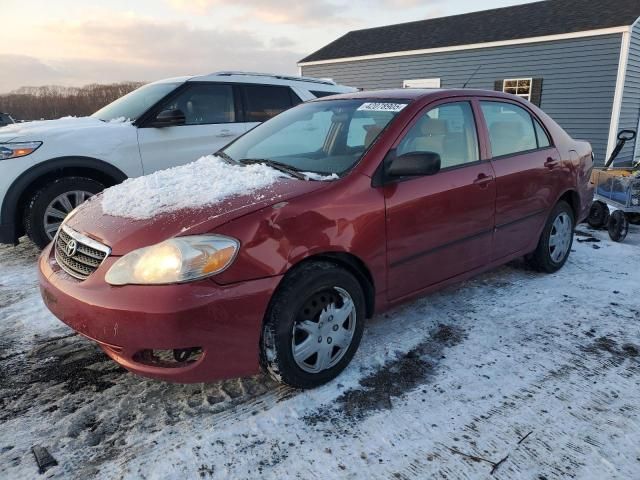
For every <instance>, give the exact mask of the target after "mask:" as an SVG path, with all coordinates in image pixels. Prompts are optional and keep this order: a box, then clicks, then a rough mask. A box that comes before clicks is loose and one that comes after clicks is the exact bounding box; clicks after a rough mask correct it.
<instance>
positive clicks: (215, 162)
mask: <svg viewBox="0 0 640 480" xmlns="http://www.w3.org/2000/svg"><path fill="white" fill-rule="evenodd" d="M282 176H283V174H282V173H281V172H279V171H278V170H275V169H273V168H270V167H267V166H266V165H261V164H255V165H246V166H240V165H233V164H230V163H228V162H225V161H224V160H223V159H221V158H219V157H216V156H214V155H209V156H206V157H202V158H200V159H199V160H196V161H195V162H192V163H188V164H186V165H181V166H179V167H174V168H168V169H166V170H160V171H158V172H155V173H152V174H151V175H145V176H143V177H138V178H130V179H129V180H126V181H125V182H124V183H122V184H120V185H116V186H115V187H112V188H109V189H107V190H105V192H104V194H103V195H102V198H101V202H102V211H103V212H104V213H106V214H107V215H111V216H114V217H123V218H131V219H134V220H145V219H149V218H153V217H155V216H158V215H160V214H163V213H170V212H176V211H178V210H184V209H193V208H203V207H207V206H209V205H212V204H214V203H218V202H220V201H222V200H225V199H226V198H229V197H233V196H237V195H239V194H242V193H247V194H250V193H253V192H255V191H257V190H262V192H261V193H259V194H258V198H259V197H260V196H264V195H265V189H267V187H269V186H271V185H273V184H274V183H275V182H276V181H277V179H278V178H280V177H282Z"/></svg>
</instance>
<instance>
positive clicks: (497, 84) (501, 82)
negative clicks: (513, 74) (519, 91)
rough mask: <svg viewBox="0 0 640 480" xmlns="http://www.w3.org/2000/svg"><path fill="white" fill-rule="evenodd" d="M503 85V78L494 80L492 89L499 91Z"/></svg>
mask: <svg viewBox="0 0 640 480" xmlns="http://www.w3.org/2000/svg"><path fill="white" fill-rule="evenodd" d="M503 85H504V80H496V83H495V85H494V87H493V89H494V90H495V91H496V92H501V91H502V87H503Z"/></svg>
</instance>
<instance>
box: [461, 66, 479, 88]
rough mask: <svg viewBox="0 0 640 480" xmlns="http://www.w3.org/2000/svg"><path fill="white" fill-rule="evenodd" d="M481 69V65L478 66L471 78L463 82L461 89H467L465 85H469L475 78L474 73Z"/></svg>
mask: <svg viewBox="0 0 640 480" xmlns="http://www.w3.org/2000/svg"><path fill="white" fill-rule="evenodd" d="M481 68H482V65H478V68H476V69H475V71H474V72H473V73H472V74H471V76H470V77H469V80H467V81H466V82H464V85H462V88H467V85H469V82H470V81H471V80H473V77H475V76H476V73H478V72H479V71H480V69H481Z"/></svg>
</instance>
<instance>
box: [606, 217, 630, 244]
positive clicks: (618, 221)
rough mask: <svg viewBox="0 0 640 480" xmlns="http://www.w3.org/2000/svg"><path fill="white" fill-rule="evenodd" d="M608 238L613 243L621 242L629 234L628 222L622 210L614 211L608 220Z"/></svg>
mask: <svg viewBox="0 0 640 480" xmlns="http://www.w3.org/2000/svg"><path fill="white" fill-rule="evenodd" d="M607 230H609V237H611V240H613V241H614V242H623V241H624V239H625V238H627V233H629V221H628V220H627V217H626V216H625V214H624V212H623V211H622V210H616V211H615V212H613V213H612V214H611V218H609V225H608V226H607Z"/></svg>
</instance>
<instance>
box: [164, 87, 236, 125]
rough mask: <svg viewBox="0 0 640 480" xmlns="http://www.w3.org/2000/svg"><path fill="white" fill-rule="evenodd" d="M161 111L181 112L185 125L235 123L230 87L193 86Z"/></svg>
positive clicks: (231, 89) (231, 88)
mask: <svg viewBox="0 0 640 480" xmlns="http://www.w3.org/2000/svg"><path fill="white" fill-rule="evenodd" d="M162 110H181V111H182V112H183V113H184V116H185V119H186V121H185V125H207V124H214V123H234V122H236V110H235V104H234V101H233V87H232V86H231V85H214V84H204V83H203V84H200V85H198V84H194V85H192V86H190V87H189V88H188V89H186V90H185V91H184V92H182V93H180V95H178V96H177V97H176V98H174V99H173V100H171V101H170V102H169V103H168V104H167V105H165V106H164V107H162Z"/></svg>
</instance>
